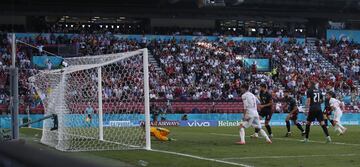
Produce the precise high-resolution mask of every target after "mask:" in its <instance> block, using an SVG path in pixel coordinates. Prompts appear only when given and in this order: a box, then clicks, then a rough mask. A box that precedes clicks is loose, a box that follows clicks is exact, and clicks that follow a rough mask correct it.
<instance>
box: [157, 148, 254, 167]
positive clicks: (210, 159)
mask: <svg viewBox="0 0 360 167" xmlns="http://www.w3.org/2000/svg"><path fill="white" fill-rule="evenodd" d="M151 151H154V152H160V153H166V154H173V155H179V156H183V157H189V158H194V159H199V160H205V161H211V162H218V163H223V164H228V165H234V166H242V167H253V166H250V165H245V164H241V163H235V162H229V161H224V160H219V159H213V158H205V157H200V156H196V155H190V154H184V153H178V152H172V151H164V150H156V149H152V150H151Z"/></svg>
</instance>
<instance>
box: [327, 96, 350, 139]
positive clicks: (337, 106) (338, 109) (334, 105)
mask: <svg viewBox="0 0 360 167" xmlns="http://www.w3.org/2000/svg"><path fill="white" fill-rule="evenodd" d="M335 97H336V96H335V93H333V92H328V93H327V94H326V98H328V99H330V100H329V104H330V107H331V110H332V111H333V117H332V119H333V122H334V124H333V126H334V128H335V131H338V132H339V135H343V134H344V133H345V132H346V128H345V127H344V126H342V125H341V121H340V120H341V116H342V113H343V111H342V108H343V107H344V104H343V103H342V102H341V101H339V100H338V99H336V98H335Z"/></svg>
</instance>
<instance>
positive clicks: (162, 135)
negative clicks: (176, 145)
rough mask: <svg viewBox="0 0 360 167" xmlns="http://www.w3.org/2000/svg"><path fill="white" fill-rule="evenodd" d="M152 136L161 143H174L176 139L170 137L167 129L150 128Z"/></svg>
mask: <svg viewBox="0 0 360 167" xmlns="http://www.w3.org/2000/svg"><path fill="white" fill-rule="evenodd" d="M150 134H151V136H154V137H155V138H156V139H157V140H160V141H174V139H172V138H169V137H168V135H169V134H170V130H169V129H166V128H159V127H150Z"/></svg>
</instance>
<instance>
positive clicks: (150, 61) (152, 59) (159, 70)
mask: <svg viewBox="0 0 360 167" xmlns="http://www.w3.org/2000/svg"><path fill="white" fill-rule="evenodd" d="M149 63H151V64H152V65H154V66H155V70H156V72H158V73H161V74H165V72H164V71H163V69H162V68H160V66H159V63H158V62H157V61H156V59H155V58H154V56H153V55H152V54H151V53H149Z"/></svg>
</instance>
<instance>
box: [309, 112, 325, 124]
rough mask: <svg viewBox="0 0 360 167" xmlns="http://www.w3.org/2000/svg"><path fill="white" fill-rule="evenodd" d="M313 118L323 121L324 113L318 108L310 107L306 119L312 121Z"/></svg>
mask: <svg viewBox="0 0 360 167" xmlns="http://www.w3.org/2000/svg"><path fill="white" fill-rule="evenodd" d="M315 119H316V120H317V121H319V122H321V121H324V115H323V113H322V112H321V110H320V109H310V111H309V115H308V117H307V121H309V122H313V121H315Z"/></svg>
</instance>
